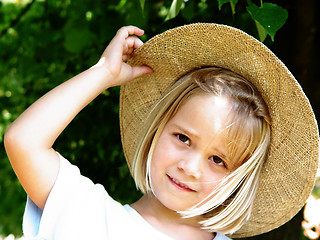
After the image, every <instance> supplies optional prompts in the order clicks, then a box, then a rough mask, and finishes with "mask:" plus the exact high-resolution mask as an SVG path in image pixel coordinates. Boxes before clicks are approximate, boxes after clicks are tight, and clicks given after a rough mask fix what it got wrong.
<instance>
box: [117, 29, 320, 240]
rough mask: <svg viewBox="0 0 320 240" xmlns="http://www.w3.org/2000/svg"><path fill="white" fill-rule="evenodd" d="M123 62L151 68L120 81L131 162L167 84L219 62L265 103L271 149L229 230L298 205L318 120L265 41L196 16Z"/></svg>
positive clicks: (257, 226) (259, 224)
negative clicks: (246, 210) (239, 219)
mask: <svg viewBox="0 0 320 240" xmlns="http://www.w3.org/2000/svg"><path fill="white" fill-rule="evenodd" d="M129 63H130V64H131V65H148V66H150V67H151V68H152V69H153V70H154V73H153V74H151V75H146V76H143V77H141V78H139V79H136V80H133V81H131V82H129V83H127V84H125V85H124V86H122V87H121V93H120V127H121V137H122V144H123V148H124V153H125V157H126V160H127V162H128V165H129V167H130V165H131V162H132V158H133V156H134V153H135V150H136V149H137V144H138V142H139V138H140V137H141V131H142V129H143V127H144V123H145V121H146V119H147V116H148V114H149V112H150V109H151V108H152V106H153V104H154V103H155V102H156V101H157V100H158V99H159V98H160V97H161V96H162V94H163V93H164V92H165V91H166V89H167V88H169V87H170V86H171V85H172V84H173V83H174V82H175V81H177V79H179V78H180V77H181V76H183V75H185V74H186V73H188V72H190V71H192V70H194V69H197V68H201V67H206V66H217V67H221V68H225V69H229V70H231V71H233V72H235V73H238V74H239V75H241V76H243V77H244V78H246V79H247V80H249V81H251V82H252V83H253V84H254V85H255V86H256V87H257V88H258V90H259V91H260V93H261V94H262V97H263V98H264V100H265V102H266V104H267V105H268V108H269V112H270V116H271V121H272V123H271V145H270V151H269V154H268V157H267V159H266V162H265V163H264V166H263V169H262V174H261V177H260V181H259V187H258V191H257V196H256V199H255V201H254V205H253V210H252V214H251V217H250V219H249V221H248V222H247V223H246V224H244V225H243V227H242V228H241V229H240V230H239V231H237V232H236V233H234V234H233V235H232V237H248V236H253V235H258V234H261V233H264V232H268V231H270V230H272V229H274V228H277V227H279V226H280V225H282V224H284V223H285V222H287V221H289V220H290V219H291V218H292V217H293V216H294V215H295V214H296V213H297V212H298V211H299V210H300V209H301V208H302V207H303V205H304V204H305V202H306V199H307V198H308V196H309V195H310V193H311V191H312V188H313V185H314V180H315V175H316V171H317V167H318V159H319V135H318V127H317V123H316V120H315V116H314V113H313V111H312V108H311V106H310V103H309V101H308V99H307V97H306V96H305V94H304V93H303V91H302V89H301V87H300V85H299V84H298V82H297V81H296V79H295V78H294V77H293V75H292V74H291V73H290V72H289V70H288V69H287V68H286V66H285V65H284V64H283V63H282V62H281V61H280V60H279V59H278V58H277V57H276V56H275V55H274V54H273V53H272V52H271V51H270V50H269V49H268V48H267V47H266V46H265V45H263V44H262V43H261V42H260V41H258V40H256V39H255V38H253V37H251V36H249V35H248V34H246V33H244V32H243V31H241V30H238V29H236V28H233V27H229V26H225V25H218V24H208V23H197V24H190V25H186V26H182V27H178V28H174V29H171V30H168V31H166V32H164V33H162V34H159V35H157V36H155V37H153V38H151V39H150V40H149V41H147V42H146V43H145V44H144V45H143V46H142V47H140V48H139V49H137V50H136V51H135V52H134V54H133V57H132V59H130V61H129Z"/></svg>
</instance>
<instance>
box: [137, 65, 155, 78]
mask: <svg viewBox="0 0 320 240" xmlns="http://www.w3.org/2000/svg"><path fill="white" fill-rule="evenodd" d="M151 73H153V70H152V68H150V67H148V66H135V67H132V76H133V78H138V77H142V76H143V75H146V74H151Z"/></svg>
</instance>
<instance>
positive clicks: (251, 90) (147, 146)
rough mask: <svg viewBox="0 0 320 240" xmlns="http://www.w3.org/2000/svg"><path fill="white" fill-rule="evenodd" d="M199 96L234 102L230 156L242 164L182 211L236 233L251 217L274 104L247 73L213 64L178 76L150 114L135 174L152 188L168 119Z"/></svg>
mask: <svg viewBox="0 0 320 240" xmlns="http://www.w3.org/2000/svg"><path fill="white" fill-rule="evenodd" d="M194 94H213V95H215V96H225V97H227V98H228V99H229V100H231V103H232V109H231V113H232V114H231V116H230V122H229V123H227V125H228V126H229V127H228V128H227V129H226V130H227V134H226V137H227V144H226V151H227V153H226V154H227V155H228V157H229V158H232V159H237V161H240V162H242V165H241V166H240V167H238V168H237V169H235V170H234V171H233V172H232V173H230V174H229V175H228V176H227V177H225V178H224V179H223V180H222V181H221V183H220V184H219V186H218V187H217V188H216V189H214V190H213V192H212V194H210V195H209V196H208V197H207V198H206V199H204V200H203V201H202V202H200V203H198V204H197V205H196V206H194V207H192V208H190V209H188V210H186V211H182V212H180V213H181V215H182V216H183V217H194V216H202V217H203V220H202V221H201V222H200V224H201V225H202V228H204V229H207V230H208V231H218V232H221V233H224V234H232V233H233V232H235V231H237V230H238V229H240V228H241V226H242V225H243V224H244V223H245V222H246V220H247V219H248V218H249V217H250V213H251V208H252V205H253V200H254V197H255V193H256V190H257V187H258V179H259V175H260V172H261V168H262V165H263V162H264V159H265V158H266V155H267V152H268V149H269V143H270V117H269V113H268V108H267V106H266V104H265V102H264V101H263V98H262V97H261V95H260V94H259V92H258V90H257V89H256V88H255V87H254V86H253V85H252V84H251V83H250V82H249V81H247V80H246V79H244V78H243V77H241V76H239V75H237V74H235V73H233V72H231V71H229V70H226V69H222V68H217V67H208V68H202V69H198V70H195V71H193V72H191V73H189V74H187V75H186V76H184V77H182V78H181V79H180V80H178V81H177V82H176V83H175V84H174V85H173V86H172V87H171V88H170V89H169V90H168V92H167V93H166V94H164V96H163V97H162V98H161V99H160V100H159V101H158V102H157V103H156V104H155V106H154V107H153V109H152V111H151V112H150V114H149V116H148V119H147V121H146V124H145V131H144V132H143V135H142V137H141V141H140V144H139V146H138V149H137V151H136V153H135V156H134V159H133V162H132V174H133V177H134V180H135V182H136V185H137V187H138V188H139V189H140V190H141V191H142V192H143V193H146V192H150V191H152V185H151V180H150V174H149V173H150V164H151V159H152V153H153V151H154V147H155V145H156V143H157V141H158V139H159V136H160V134H161V132H162V130H163V128H164V126H165V125H166V123H167V122H168V121H169V120H170V119H171V118H172V117H173V116H174V114H175V113H176V112H177V111H178V109H179V107H180V106H181V104H183V103H184V102H186V100H187V99H188V98H189V97H190V96H192V95H194Z"/></svg>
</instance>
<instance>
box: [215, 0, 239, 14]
mask: <svg viewBox="0 0 320 240" xmlns="http://www.w3.org/2000/svg"><path fill="white" fill-rule="evenodd" d="M218 2H219V10H221V7H222V5H223V4H225V3H230V6H231V10H232V14H235V13H236V5H237V3H238V0H218Z"/></svg>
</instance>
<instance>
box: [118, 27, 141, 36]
mask: <svg viewBox="0 0 320 240" xmlns="http://www.w3.org/2000/svg"><path fill="white" fill-rule="evenodd" d="M143 34H144V31H143V30H142V29H140V28H138V27H135V26H126V27H122V28H120V29H119V30H118V31H117V34H116V36H118V37H121V38H127V37H129V36H130V35H137V36H142V35H143Z"/></svg>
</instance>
